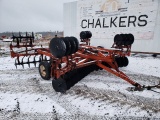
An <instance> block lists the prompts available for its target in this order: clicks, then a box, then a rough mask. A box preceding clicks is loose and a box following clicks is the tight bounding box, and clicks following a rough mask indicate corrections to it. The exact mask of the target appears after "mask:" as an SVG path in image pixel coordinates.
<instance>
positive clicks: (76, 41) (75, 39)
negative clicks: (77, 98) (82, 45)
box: [71, 37, 79, 53]
mask: <svg viewBox="0 0 160 120" xmlns="http://www.w3.org/2000/svg"><path fill="white" fill-rule="evenodd" d="M71 38H72V39H73V40H74V42H75V44H76V48H75V51H74V53H75V52H77V51H78V48H79V41H78V39H77V38H75V37H71Z"/></svg>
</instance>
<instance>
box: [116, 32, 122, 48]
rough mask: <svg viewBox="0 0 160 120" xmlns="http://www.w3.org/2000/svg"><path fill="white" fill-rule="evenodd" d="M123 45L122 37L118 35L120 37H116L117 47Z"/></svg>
mask: <svg viewBox="0 0 160 120" xmlns="http://www.w3.org/2000/svg"><path fill="white" fill-rule="evenodd" d="M122 44H123V37H122V35H121V34H120V35H118V37H117V45H120V46H121V45H122Z"/></svg>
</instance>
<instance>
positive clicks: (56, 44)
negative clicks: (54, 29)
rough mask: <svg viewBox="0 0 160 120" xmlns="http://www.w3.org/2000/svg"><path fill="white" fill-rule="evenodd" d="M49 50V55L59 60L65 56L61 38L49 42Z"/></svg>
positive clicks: (64, 47)
mask: <svg viewBox="0 0 160 120" xmlns="http://www.w3.org/2000/svg"><path fill="white" fill-rule="evenodd" d="M49 49H50V52H51V54H52V55H53V56H54V57H56V58H61V57H63V56H65V54H66V45H65V43H64V41H63V39H62V38H53V39H52V40H51V41H50V44H49Z"/></svg>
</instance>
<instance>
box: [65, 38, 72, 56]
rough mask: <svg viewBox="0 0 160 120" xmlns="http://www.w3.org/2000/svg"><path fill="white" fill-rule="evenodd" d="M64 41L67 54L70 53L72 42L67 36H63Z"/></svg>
mask: <svg viewBox="0 0 160 120" xmlns="http://www.w3.org/2000/svg"><path fill="white" fill-rule="evenodd" d="M63 41H64V43H65V45H66V53H65V55H70V53H71V43H70V41H69V40H68V38H66V37H65V38H63Z"/></svg>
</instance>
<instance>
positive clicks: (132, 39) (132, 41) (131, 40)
mask: <svg viewBox="0 0 160 120" xmlns="http://www.w3.org/2000/svg"><path fill="white" fill-rule="evenodd" d="M129 41H130V45H132V44H133V43H134V36H133V34H129Z"/></svg>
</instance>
